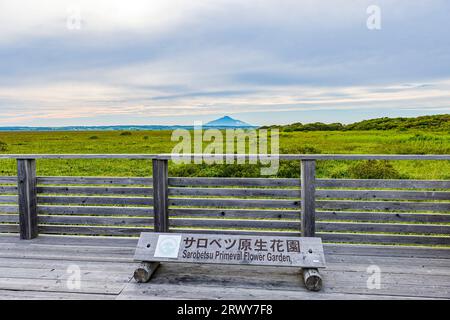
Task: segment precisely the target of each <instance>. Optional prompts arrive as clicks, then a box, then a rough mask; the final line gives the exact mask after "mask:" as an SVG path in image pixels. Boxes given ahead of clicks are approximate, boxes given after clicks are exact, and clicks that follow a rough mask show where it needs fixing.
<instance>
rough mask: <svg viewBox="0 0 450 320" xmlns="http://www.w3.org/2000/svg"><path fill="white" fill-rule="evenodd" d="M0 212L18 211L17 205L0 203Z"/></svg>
mask: <svg viewBox="0 0 450 320" xmlns="http://www.w3.org/2000/svg"><path fill="white" fill-rule="evenodd" d="M0 212H2V213H3V212H5V213H19V206H17V205H13V206H8V205H1V206H0Z"/></svg>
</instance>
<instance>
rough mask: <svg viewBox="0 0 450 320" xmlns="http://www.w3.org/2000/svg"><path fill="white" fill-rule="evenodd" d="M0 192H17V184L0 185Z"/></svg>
mask: <svg viewBox="0 0 450 320" xmlns="http://www.w3.org/2000/svg"><path fill="white" fill-rule="evenodd" d="M0 193H2V194H17V186H0Z"/></svg>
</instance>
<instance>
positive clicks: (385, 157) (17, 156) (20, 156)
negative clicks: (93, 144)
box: [0, 154, 450, 160]
mask: <svg viewBox="0 0 450 320" xmlns="http://www.w3.org/2000/svg"><path fill="white" fill-rule="evenodd" d="M173 156H174V155H173V154H0V159H134V160H152V159H160V160H171V159H172V158H173ZM182 156H183V158H184V157H186V158H188V157H191V158H197V157H198V156H199V155H197V154H183V155H182ZM202 157H203V159H211V160H215V159H218V157H223V159H226V158H228V159H273V158H274V157H277V158H278V159H280V160H450V156H449V155H445V154H444V155H435V154H419V155H416V154H405V155H403V154H401V155H398V154H270V155H264V154H202Z"/></svg>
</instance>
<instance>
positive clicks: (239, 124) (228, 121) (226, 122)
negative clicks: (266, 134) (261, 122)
mask: <svg viewBox="0 0 450 320" xmlns="http://www.w3.org/2000/svg"><path fill="white" fill-rule="evenodd" d="M205 127H228V128H229V127H232V128H253V127H255V126H252V125H251V124H248V123H246V122H243V121H241V120H237V119H233V118H231V117H229V116H225V117H222V118H219V119H216V120H214V121H210V122H208V123H206V124H205Z"/></svg>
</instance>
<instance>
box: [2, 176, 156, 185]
mask: <svg viewBox="0 0 450 320" xmlns="http://www.w3.org/2000/svg"><path fill="white" fill-rule="evenodd" d="M0 182H1V180H0ZM37 182H38V185H48V184H53V185H57V184H64V185H71V184H75V185H95V184H97V185H145V186H152V184H153V182H152V178H135V177H126V178H121V177H37Z"/></svg>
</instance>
